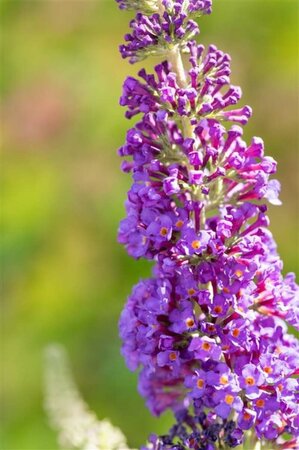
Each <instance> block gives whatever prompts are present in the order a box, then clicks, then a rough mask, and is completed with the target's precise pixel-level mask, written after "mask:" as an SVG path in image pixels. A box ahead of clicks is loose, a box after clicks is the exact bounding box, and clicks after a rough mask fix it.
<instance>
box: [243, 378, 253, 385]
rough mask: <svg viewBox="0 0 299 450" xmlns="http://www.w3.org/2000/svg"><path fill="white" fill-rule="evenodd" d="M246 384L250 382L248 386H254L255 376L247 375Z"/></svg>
mask: <svg viewBox="0 0 299 450" xmlns="http://www.w3.org/2000/svg"><path fill="white" fill-rule="evenodd" d="M245 382H246V384H248V386H254V385H255V381H254V378H253V377H247V378H246V379H245Z"/></svg>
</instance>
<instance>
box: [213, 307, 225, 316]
mask: <svg viewBox="0 0 299 450" xmlns="http://www.w3.org/2000/svg"><path fill="white" fill-rule="evenodd" d="M222 311H223V308H222V306H220V305H217V306H215V308H214V312H215V313H216V314H221V313H222Z"/></svg>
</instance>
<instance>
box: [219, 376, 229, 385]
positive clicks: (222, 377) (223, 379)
mask: <svg viewBox="0 0 299 450" xmlns="http://www.w3.org/2000/svg"><path fill="white" fill-rule="evenodd" d="M227 383H228V378H227V376H226V375H222V376H221V377H220V384H227Z"/></svg>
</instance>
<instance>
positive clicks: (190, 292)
mask: <svg viewBox="0 0 299 450" xmlns="http://www.w3.org/2000/svg"><path fill="white" fill-rule="evenodd" d="M188 294H189V295H190V296H192V295H194V294H195V289H193V288H190V289H188Z"/></svg>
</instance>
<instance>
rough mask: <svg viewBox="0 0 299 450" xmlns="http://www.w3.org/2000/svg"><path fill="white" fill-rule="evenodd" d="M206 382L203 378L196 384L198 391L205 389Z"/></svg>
mask: <svg viewBox="0 0 299 450" xmlns="http://www.w3.org/2000/svg"><path fill="white" fill-rule="evenodd" d="M204 384H205V382H204V380H203V379H202V378H199V379H198V380H197V382H196V386H197V387H198V389H202V388H203V387H204Z"/></svg>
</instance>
